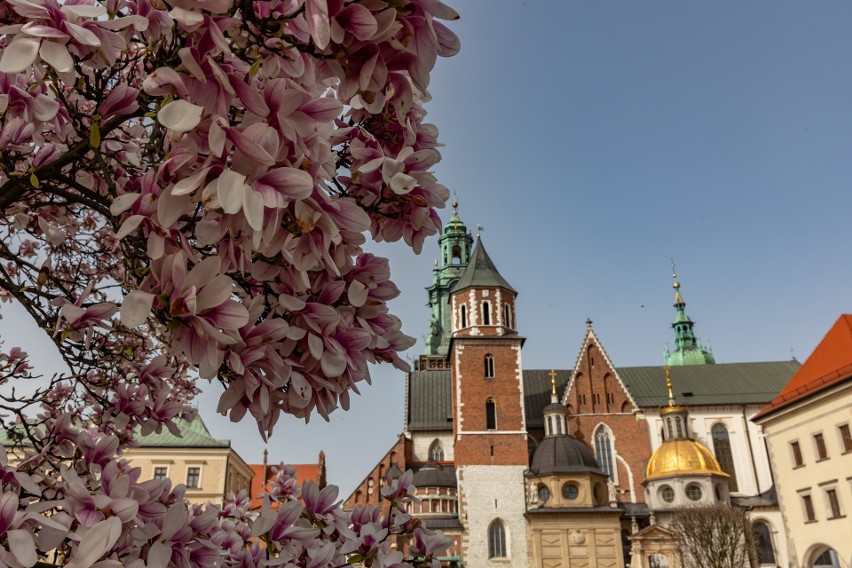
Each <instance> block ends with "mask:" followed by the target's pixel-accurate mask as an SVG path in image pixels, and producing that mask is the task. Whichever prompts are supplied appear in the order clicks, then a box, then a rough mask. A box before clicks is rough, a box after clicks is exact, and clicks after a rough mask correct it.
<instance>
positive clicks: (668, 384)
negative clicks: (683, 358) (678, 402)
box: [666, 365, 675, 406]
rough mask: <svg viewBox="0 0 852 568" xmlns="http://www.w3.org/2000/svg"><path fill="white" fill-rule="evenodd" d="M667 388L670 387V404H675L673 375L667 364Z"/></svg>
mask: <svg viewBox="0 0 852 568" xmlns="http://www.w3.org/2000/svg"><path fill="white" fill-rule="evenodd" d="M666 388H667V389H669V406H674V402H675V400H674V394H673V393H672V375H671V373H670V372H669V366H668V365H666Z"/></svg>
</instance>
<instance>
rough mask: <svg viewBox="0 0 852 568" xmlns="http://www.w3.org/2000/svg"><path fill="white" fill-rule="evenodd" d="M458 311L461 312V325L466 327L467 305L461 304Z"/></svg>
mask: <svg viewBox="0 0 852 568" xmlns="http://www.w3.org/2000/svg"><path fill="white" fill-rule="evenodd" d="M459 311H460V312H461V327H462V328H465V327H467V306H462V307H461V310H459Z"/></svg>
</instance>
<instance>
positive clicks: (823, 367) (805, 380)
mask: <svg viewBox="0 0 852 568" xmlns="http://www.w3.org/2000/svg"><path fill="white" fill-rule="evenodd" d="M850 377H852V314H843V315H842V316H840V319H838V320H837V321H836V322H835V324H834V325H833V326H832V327H831V329H830V330H829V332H828V333H826V334H825V337H823V338H822V341H820V342H819V345H817V347H816V349H814V351H813V353H811V354H810V356H809V357H808V359H807V360H806V361H805V363H804V364H803V365H802V366H801V367H800V368H799V370H798V371H797V372H796V374H795V375H793V377H792V378H791V379H790V382H789V383H787V386H785V387H784V388H783V389H781V392H780V393H779V394H778V396H776V397H775V399H774V400H773V401H772V402H770V403H769V404H768V405H767V406H766V407H765V408H763V410H761V411H760V412H758V413H757V415H756V416H755V417H754V418H753V419H759V418H763V417H764V416H766V415H768V414H771V413H773V412H775V411H777V410H780V409H781V408H784V407H787V406H789V405H791V404H793V403H794V402H797V401H799V400H801V399H803V398H805V397H807V396H810V395H812V394H815V393H817V392H819V391H821V390H824V389H826V388H828V387H830V386H832V385H835V384H837V383H839V382H841V381H843V380H846V379H848V378H850Z"/></svg>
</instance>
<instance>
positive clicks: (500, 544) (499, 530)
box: [488, 519, 506, 558]
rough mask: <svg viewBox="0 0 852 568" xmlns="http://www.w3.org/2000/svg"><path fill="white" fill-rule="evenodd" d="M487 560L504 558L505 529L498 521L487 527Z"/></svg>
mask: <svg viewBox="0 0 852 568" xmlns="http://www.w3.org/2000/svg"><path fill="white" fill-rule="evenodd" d="M488 558H506V529H505V528H504V527H503V523H502V522H500V519H495V520H494V522H492V523H491V525H490V526H489V527H488Z"/></svg>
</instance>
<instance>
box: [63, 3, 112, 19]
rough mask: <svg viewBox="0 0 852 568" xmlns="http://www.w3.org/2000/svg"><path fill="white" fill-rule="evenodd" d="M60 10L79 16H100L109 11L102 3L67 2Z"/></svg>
mask: <svg viewBox="0 0 852 568" xmlns="http://www.w3.org/2000/svg"><path fill="white" fill-rule="evenodd" d="M60 10H61V11H62V12H64V13H65V14H69V15H73V16H77V17H78V18H100V17H101V16H103V15H105V14H106V13H107V11H106V8H104V7H103V6H101V5H100V4H94V5H92V4H65V5H63V6H62V8H60Z"/></svg>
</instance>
